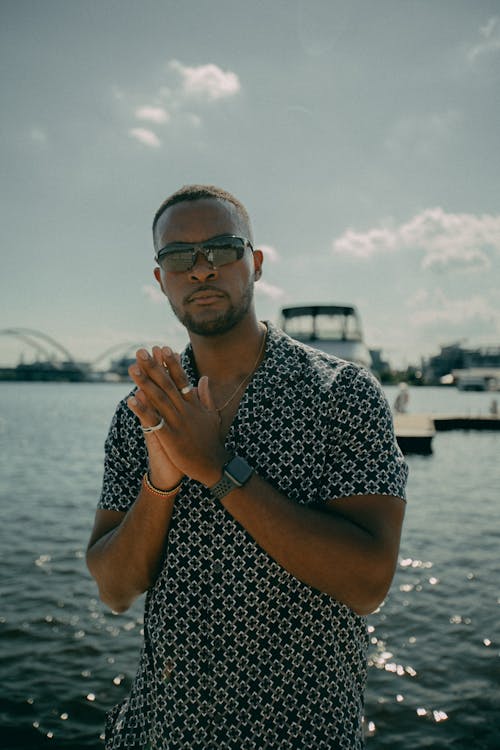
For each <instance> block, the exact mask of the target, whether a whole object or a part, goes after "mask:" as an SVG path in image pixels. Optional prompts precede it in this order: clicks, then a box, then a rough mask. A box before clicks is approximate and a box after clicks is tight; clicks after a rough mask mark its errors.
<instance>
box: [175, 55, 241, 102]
mask: <svg viewBox="0 0 500 750" xmlns="http://www.w3.org/2000/svg"><path fill="white" fill-rule="evenodd" d="M168 67H169V68H170V69H171V70H174V71H176V72H177V73H179V75H180V76H181V78H182V89H183V92H184V93H185V94H186V95H188V96H201V97H204V98H207V99H208V100H209V101H216V100H217V99H224V98H225V97H228V96H234V94H237V93H238V92H239V90H240V81H239V78H238V76H237V75H236V73H232V72H231V71H223V70H221V68H219V67H218V66H217V65H214V64H213V63H209V64H208V65H199V66H198V67H190V66H188V65H183V64H182V63H181V62H179V60H171V61H170V62H169V64H168Z"/></svg>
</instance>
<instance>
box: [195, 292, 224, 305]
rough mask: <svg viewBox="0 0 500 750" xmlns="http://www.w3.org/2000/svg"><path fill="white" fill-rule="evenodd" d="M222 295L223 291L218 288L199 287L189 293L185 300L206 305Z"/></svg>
mask: <svg viewBox="0 0 500 750" xmlns="http://www.w3.org/2000/svg"><path fill="white" fill-rule="evenodd" d="M224 296H225V295H224V294H223V292H221V291H219V290H218V289H199V290H198V291H197V292H194V293H193V294H190V295H189V297H188V298H187V300H186V302H197V303H198V304H205V305H206V304H209V303H210V302H214V301H215V300H216V299H221V298H222V297H224Z"/></svg>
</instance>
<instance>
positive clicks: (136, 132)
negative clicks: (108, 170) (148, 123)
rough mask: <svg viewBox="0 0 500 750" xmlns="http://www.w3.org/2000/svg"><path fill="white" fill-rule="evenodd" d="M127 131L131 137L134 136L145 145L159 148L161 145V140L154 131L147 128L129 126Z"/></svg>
mask: <svg viewBox="0 0 500 750" xmlns="http://www.w3.org/2000/svg"><path fill="white" fill-rule="evenodd" d="M128 133H129V135H130V136H131V137H132V138H135V139H136V140H138V141H139V142H140V143H143V144H144V145H145V146H150V147H151V148H159V147H160V146H161V141H160V139H159V138H158V136H157V135H156V133H153V131H152V130H148V129H147V128H131V129H130V130H129V131H128Z"/></svg>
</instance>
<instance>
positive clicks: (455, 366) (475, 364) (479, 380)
mask: <svg viewBox="0 0 500 750" xmlns="http://www.w3.org/2000/svg"><path fill="white" fill-rule="evenodd" d="M424 382H425V383H426V385H443V384H447V385H457V386H458V387H459V388H461V389H462V390H498V389H499V388H500V345H498V346H483V347H479V348H470V347H465V346H463V345H462V344H460V343H456V344H449V345H447V346H442V347H441V351H440V353H439V354H436V355H434V356H433V357H430V358H429V359H428V360H426V361H425V362H424Z"/></svg>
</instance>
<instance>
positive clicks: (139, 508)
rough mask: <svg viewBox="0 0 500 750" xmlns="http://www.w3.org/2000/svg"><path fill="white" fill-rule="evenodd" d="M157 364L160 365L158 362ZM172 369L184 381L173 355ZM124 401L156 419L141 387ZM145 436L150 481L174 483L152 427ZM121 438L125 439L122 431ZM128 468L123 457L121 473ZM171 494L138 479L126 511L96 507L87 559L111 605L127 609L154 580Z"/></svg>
mask: <svg viewBox="0 0 500 750" xmlns="http://www.w3.org/2000/svg"><path fill="white" fill-rule="evenodd" d="M155 356H156V358H157V360H158V362H159V363H160V361H161V352H160V350H159V349H157V348H155ZM159 366H161V367H162V368H163V365H162V364H159ZM170 372H171V376H172V377H173V378H176V382H177V383H178V384H179V387H182V386H183V385H186V382H187V381H186V378H185V375H184V373H183V371H182V369H181V367H180V364H179V362H178V360H177V359H173V361H172V363H171V367H170ZM128 405H129V408H130V409H131V410H132V411H133V412H134V413H135V414H136V416H137V417H138V418H139V420H140V422H141V424H142V425H143V426H146V425H150V426H151V425H154V424H157V423H158V422H159V420H160V416H159V415H158V413H157V412H156V411H154V410H151V409H147V407H146V399H145V396H144V394H143V393H141V392H140V391H137V392H136V393H135V395H134V397H133V398H131V399H129V401H128ZM144 437H145V441H146V448H147V452H148V463H149V475H150V479H151V481H152V483H153V485H154V486H155V487H158V488H164V489H168V488H171V487H174V486H175V485H176V484H177V483H178V482H179V481H180V480H181V479H182V474H181V473H180V472H179V470H178V469H177V468H176V467H175V466H174V465H173V464H172V462H171V461H170V460H169V458H168V456H167V455H166V454H165V452H164V450H163V448H162V446H161V444H160V442H159V441H158V439H157V437H156V433H150V434H147V435H145V436H144ZM122 440H126V438H125V436H122ZM115 460H116V461H117V460H118V459H116V458H115ZM127 468H128V466H127V464H126V462H125V465H124V466H120V472H119V473H123V472H125V471H126V469H127ZM174 499H175V494H173V495H172V496H170V497H158V496H157V495H154V494H153V493H151V492H149V491H148V489H147V488H146V487H145V486H144V485H143V484H142V485H141V488H140V491H139V494H138V496H137V498H136V500H135V502H134V503H133V505H132V506H131V508H130V509H129V510H128V511H127V512H119V511H114V510H102V509H99V510H97V512H96V516H95V522H94V528H93V530H92V534H91V536H90V541H89V544H88V548H87V565H88V568H89V570H90V572H91V574H92V576H93V577H94V578H95V580H96V582H97V585H98V588H99V594H100V597H101V599H102V600H103V601H104V602H105V603H106V604H107V605H108V606H109V607H110V608H111V609H113V610H114V611H116V612H123V611H124V610H126V609H128V607H129V606H130V605H131V604H132V602H133V601H134V599H135V598H136V597H137V596H139V595H140V594H142V593H143V592H144V591H146V589H148V588H149V587H150V586H151V585H152V584H153V583H154V581H155V579H156V577H157V575H158V572H159V570H160V567H161V563H162V560H163V557H164V555H165V549H166V541H167V535H168V529H169V525H170V520H171V517H172V511H173V504H174Z"/></svg>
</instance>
